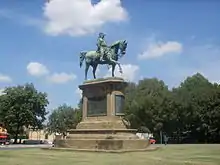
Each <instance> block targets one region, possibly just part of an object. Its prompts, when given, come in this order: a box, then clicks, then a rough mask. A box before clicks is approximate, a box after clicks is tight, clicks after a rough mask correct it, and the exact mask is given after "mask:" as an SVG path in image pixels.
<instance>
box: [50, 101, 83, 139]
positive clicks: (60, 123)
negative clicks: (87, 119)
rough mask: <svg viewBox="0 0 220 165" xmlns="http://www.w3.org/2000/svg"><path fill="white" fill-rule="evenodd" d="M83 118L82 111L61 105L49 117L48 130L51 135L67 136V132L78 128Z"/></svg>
mask: <svg viewBox="0 0 220 165" xmlns="http://www.w3.org/2000/svg"><path fill="white" fill-rule="evenodd" d="M81 116H82V114H81V111H80V109H74V108H72V107H71V106H68V105H66V104H63V105H60V106H59V107H58V108H56V109H54V110H53V112H52V113H51V115H50V116H49V122H48V125H47V127H48V130H49V132H50V133H60V134H63V135H65V134H66V133H67V130H69V129H74V128H76V125H77V124H78V123H79V122H80V120H81Z"/></svg>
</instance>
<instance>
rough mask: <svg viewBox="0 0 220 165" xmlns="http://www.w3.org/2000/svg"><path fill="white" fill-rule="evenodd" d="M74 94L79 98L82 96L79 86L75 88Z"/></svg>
mask: <svg viewBox="0 0 220 165" xmlns="http://www.w3.org/2000/svg"><path fill="white" fill-rule="evenodd" d="M75 92H76V94H77V95H78V96H79V98H82V90H80V89H79V88H77V89H76V91H75Z"/></svg>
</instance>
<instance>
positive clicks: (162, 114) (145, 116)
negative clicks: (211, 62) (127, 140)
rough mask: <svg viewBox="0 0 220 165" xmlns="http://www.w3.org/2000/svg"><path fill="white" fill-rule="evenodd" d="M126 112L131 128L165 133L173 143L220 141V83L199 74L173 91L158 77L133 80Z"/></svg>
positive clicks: (127, 96) (127, 98)
mask: <svg viewBox="0 0 220 165" xmlns="http://www.w3.org/2000/svg"><path fill="white" fill-rule="evenodd" d="M125 112H126V116H125V117H126V118H127V119H128V120H129V121H130V123H131V127H133V128H140V127H143V126H144V127H147V128H148V129H149V130H150V131H151V132H153V133H155V135H156V136H159V132H160V131H162V132H165V133H166V134H167V135H168V136H169V137H171V141H173V142H178V143H181V142H217V141H218V142H219V141H220V86H219V85H218V84H213V83H211V82H209V81H208V80H207V79H206V78H205V77H203V76H202V75H201V74H199V73H197V74H195V75H193V76H191V77H188V78H187V79H186V80H184V81H183V82H182V83H181V84H180V86H179V87H176V88H173V89H172V90H169V89H168V87H167V86H166V85H165V83H164V82H163V81H161V80H158V79H155V78H153V79H143V80H140V81H139V82H138V83H137V84H134V83H130V84H129V85H128V87H127V90H126V109H125Z"/></svg>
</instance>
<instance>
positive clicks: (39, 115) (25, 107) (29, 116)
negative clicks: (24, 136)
mask: <svg viewBox="0 0 220 165" xmlns="http://www.w3.org/2000/svg"><path fill="white" fill-rule="evenodd" d="M4 93H5V94H4V95H2V96H0V116H1V120H2V122H3V123H4V125H5V126H6V128H7V130H8V132H9V133H11V134H13V135H15V142H17V138H18V135H19V134H21V133H23V131H24V129H23V128H24V127H29V126H32V127H37V128H41V127H42V124H43V122H44V121H45V119H46V118H45V116H46V114H47V111H46V106H47V105H48V104H49V102H48V100H47V94H46V93H42V92H38V91H37V90H36V89H35V87H34V85H33V84H25V85H18V86H14V87H8V88H6V89H5V91H4Z"/></svg>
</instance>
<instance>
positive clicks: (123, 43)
mask: <svg viewBox="0 0 220 165" xmlns="http://www.w3.org/2000/svg"><path fill="white" fill-rule="evenodd" d="M127 44H128V43H127V41H126V40H122V41H120V42H119V49H120V51H121V52H120V53H121V55H122V56H123V55H125V54H126V49H127Z"/></svg>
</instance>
